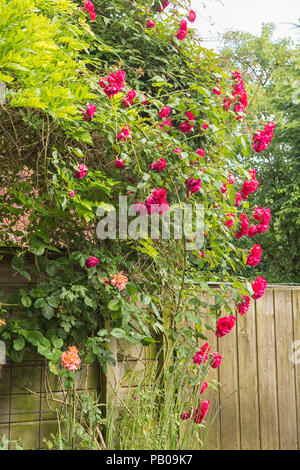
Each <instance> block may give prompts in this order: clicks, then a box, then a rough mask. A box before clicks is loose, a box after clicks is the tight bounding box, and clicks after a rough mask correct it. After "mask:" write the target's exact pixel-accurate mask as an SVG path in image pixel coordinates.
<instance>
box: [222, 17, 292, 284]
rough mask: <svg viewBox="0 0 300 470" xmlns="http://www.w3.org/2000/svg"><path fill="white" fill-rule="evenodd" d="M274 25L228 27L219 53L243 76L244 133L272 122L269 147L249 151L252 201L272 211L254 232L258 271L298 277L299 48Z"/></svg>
mask: <svg viewBox="0 0 300 470" xmlns="http://www.w3.org/2000/svg"><path fill="white" fill-rule="evenodd" d="M274 31H275V26H274V25H272V24H264V25H263V26H262V32H261V34H260V35H259V36H254V35H251V34H250V33H244V32H240V31H231V32H228V33H226V34H225V35H224V38H223V39H224V45H223V48H222V50H221V53H220V55H221V57H222V59H223V60H224V61H225V62H226V64H227V66H228V65H229V64H231V65H234V66H236V67H238V68H239V69H240V70H241V72H242V74H243V77H244V78H245V82H246V87H247V91H248V94H249V106H248V108H247V114H248V119H247V122H248V123H249V139H250V140H251V139H252V134H253V129H254V126H255V128H259V127H260V126H263V123H264V122H265V121H274V123H275V124H276V129H275V138H274V139H273V141H272V144H271V145H270V146H269V148H268V149H267V150H265V151H263V152H262V153H261V154H257V153H254V152H253V151H252V152H251V156H250V160H251V161H252V164H253V166H254V167H255V168H256V169H257V171H258V180H259V181H260V183H261V186H260V190H259V191H258V192H257V193H256V195H255V202H256V204H257V205H260V204H266V205H268V207H270V208H271V209H272V215H273V217H272V222H271V226H270V231H269V232H268V233H267V234H266V236H265V237H264V240H260V238H259V236H258V237H256V238H255V240H257V241H259V242H261V245H262V247H263V252H264V253H265V254H266V258H265V259H264V261H263V262H262V263H261V265H260V268H259V271H258V272H260V273H262V274H264V275H266V276H268V277H269V279H270V280H271V281H273V282H279V283H285V282H299V281H300V264H299V263H300V252H299V250H300V248H299V238H300V232H299V229H300V209H299V207H300V204H299V202H300V199H299V198H300V192H299V183H300V179H299V100H298V93H299V85H300V82H299V49H298V48H296V47H295V46H294V45H293V43H292V42H291V40H290V39H288V38H286V39H277V40H275V39H274V38H273V34H274ZM263 201H264V202H263ZM258 238H259V240H258Z"/></svg>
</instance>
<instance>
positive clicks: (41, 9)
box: [0, 0, 275, 424]
mask: <svg viewBox="0 0 300 470" xmlns="http://www.w3.org/2000/svg"><path fill="white" fill-rule="evenodd" d="M25 3H26V2H24V5H23V4H20V2H16V1H15V0H13V1H11V2H10V5H9V8H5V9H4V10H3V12H2V16H1V25H2V26H3V28H2V29H3V31H2V32H1V34H3V41H4V43H5V42H6V41H7V42H8V43H10V44H15V47H16V50H15V51H14V54H15V57H14V60H15V62H14V63H15V64H16V65H15V66H14V67H13V66H11V65H10V66H9V65H8V66H7V69H5V74H4V72H3V74H4V75H5V76H4V78H3V76H2V75H1V77H2V78H1V79H3V80H6V82H5V83H6V85H7V89H8V96H9V100H7V104H6V105H5V107H4V108H3V109H2V110H1V111H0V118H1V124H2V125H3V128H4V130H5V132H4V137H3V142H1V144H0V145H1V155H3V162H4V164H3V165H2V168H3V169H2V172H1V175H0V179H1V183H2V185H1V198H2V199H1V201H2V202H1V210H2V211H3V218H2V220H1V221H0V224H1V227H0V228H1V236H2V240H1V242H2V245H5V246H7V245H12V246H13V248H14V249H15V250H16V252H15V253H16V254H15V256H14V257H13V261H12V268H13V269H14V270H15V271H16V272H18V273H19V274H20V275H22V276H24V278H26V279H27V280H32V279H37V281H36V285H34V287H32V286H30V287H28V289H26V290H24V289H23V290H22V291H20V292H19V294H18V296H17V297H18V298H17V300H14V302H12V304H16V302H19V303H18V305H19V306H20V308H19V312H18V315H17V317H16V316H15V314H14V315H10V313H11V310H12V309H10V310H9V312H8V314H7V317H5V318H3V322H5V323H2V326H1V333H2V332H3V337H4V339H5V341H6V342H7V344H8V346H9V347H8V349H9V354H10V357H12V358H13V359H14V360H18V361H20V360H22V355H23V353H24V350H25V348H30V349H31V350H33V351H39V353H40V354H42V355H43V356H44V357H45V358H46V359H47V360H48V361H49V364H50V367H51V370H52V372H53V373H56V374H57V375H60V374H62V372H65V371H66V370H67V371H69V370H71V371H72V370H77V369H78V367H79V364H80V359H79V356H78V354H77V353H78V350H77V349H76V348H75V347H74V346H70V347H69V345H70V344H76V347H77V348H78V349H79V350H80V356H81V358H82V360H84V362H85V363H86V364H89V363H91V362H93V361H95V360H96V361H99V362H100V364H101V365H103V366H107V364H110V365H114V363H115V362H114V358H113V354H112V352H111V351H110V349H109V344H110V341H111V339H112V338H120V339H122V340H125V341H126V340H127V341H130V342H131V343H132V344H141V345H143V346H145V347H147V346H149V345H153V344H154V345H155V344H156V343H155V341H157V337H158V336H159V335H162V334H164V335H165V336H166V337H167V338H168V340H169V341H170V342H171V343H172V344H173V345H174V347H175V346H176V354H177V357H178V358H180V360H182V361H183V362H185V364H186V365H187V367H188V368H191V369H192V370H193V371H194V373H195V377H194V381H195V384H199V387H200V385H201V383H202V382H201V381H200V380H199V376H200V375H201V374H202V372H203V373H204V371H203V369H202V368H204V367H205V368H207V369H208V370H211V369H216V368H218V367H222V360H223V358H222V355H221V354H220V353H219V352H217V351H214V352H211V350H210V346H209V343H208V342H205V341H208V340H206V339H205V338H206V334H207V331H206V329H208V330H210V331H211V330H212V331H214V332H215V334H216V335H217V336H218V338H219V341H222V338H223V337H224V336H225V335H229V334H230V333H231V332H232V330H233V329H234V327H235V323H236V314H237V313H239V314H240V315H241V316H244V315H246V314H247V313H248V312H249V308H250V305H251V302H252V301H253V300H258V299H260V298H261V297H262V296H263V295H264V292H265V290H266V287H267V280H266V279H265V278H264V277H263V276H260V275H259V274H260V272H257V270H258V269H260V266H261V261H263V253H262V251H261V248H260V245H259V243H258V241H259V237H260V236H262V234H263V233H264V232H265V231H266V230H267V229H268V227H269V225H270V223H271V209H270V208H267V207H253V206H254V205H253V195H254V193H255V192H257V191H260V190H261V186H262V184H260V183H259V181H258V179H257V177H256V170H255V168H250V165H248V164H247V163H246V164H241V158H240V155H241V153H243V154H244V157H245V159H246V158H247V156H249V154H250V152H252V153H253V152H259V153H260V152H262V151H263V150H265V149H266V148H267V147H268V145H269V144H270V142H271V140H272V138H273V133H274V131H275V124H273V123H263V122H262V123H260V124H259V125H257V126H255V128H253V126H252V125H251V123H249V122H247V114H246V111H247V105H248V97H247V90H246V87H245V84H244V81H243V75H242V73H241V72H239V71H234V70H233V71H232V70H231V69H230V68H228V69H224V65H223V64H222V62H221V61H220V60H219V58H218V57H215V56H212V55H211V53H210V52H209V51H207V50H206V49H205V48H204V47H202V44H201V43H199V42H198V40H197V37H196V35H195V32H194V30H193V26H192V24H193V23H194V22H195V20H196V14H195V12H193V11H191V9H190V7H189V6H188V8H187V9H185V8H184V7H182V9H181V10H180V14H179V13H178V10H177V9H176V8H175V6H174V4H173V2H169V1H161V2H152V1H150V0H145V1H143V2H140V1H138V2H136V3H134V4H132V6H131V8H130V9H129V8H128V3H127V2H117V1H112V2H108V3H107V4H106V3H105V2H104V3H102V4H101V9H100V8H99V9H98V8H96V6H97V3H96V2H95V5H94V4H93V3H92V2H90V1H85V2H78V3H74V2H71V1H68V0H66V1H65V2H54V3H55V8H54V6H53V4H52V2H50V3H49V4H48V5H47V7H46V6H45V4H44V3H43V2H41V1H38V0H36V1H35V0H34V1H33V4H34V6H35V7H36V8H35V9H34V10H32V9H31V8H26V4H25ZM33 25H34V27H33ZM103 25H105V27H104V26H103ZM12 26H13V27H12ZM25 27H26V28H27V32H28V35H26V38H24V39H22V37H24V34H23V28H25ZM16 33H18V34H19V38H20V43H17V42H15V36H16V37H17V35H16ZM40 37H43V44H44V46H43V48H41V47H40ZM137 37H138V40H137ZM17 44H18V51H19V50H20V51H21V50H22V57H21V58H20V56H19V53H18V52H17ZM28 44H29V45H30V47H29V45H28ZM30 51H32V52H30ZM0 59H2V60H4V52H2V56H1V51H0ZM33 61H34V70H35V73H34V74H33V68H32V67H33V65H32V64H33ZM33 90H35V91H33ZM36 90H39V93H36ZM49 90H50V91H49ZM11 123H13V124H14V126H12V124H11ZM260 129H263V130H260ZM16 134H17V138H16V140H15V141H14V142H11V139H10V138H8V136H15V135H16ZM119 196H123V197H126V198H127V199H126V200H127V203H128V206H132V207H133V208H134V209H135V210H136V212H139V215H141V216H142V218H143V220H149V219H150V218H151V216H158V218H159V220H160V222H161V221H162V219H163V216H164V215H166V216H168V215H170V218H171V215H172V211H171V209H172V207H173V206H176V207H182V206H183V205H184V204H186V203H188V204H191V206H192V207H193V208H194V209H195V208H196V207H197V206H198V205H201V206H203V211H204V216H203V227H202V229H203V234H204V237H203V238H204V244H203V246H197V244H196V243H195V244H194V242H195V239H196V238H197V237H196V235H198V234H196V235H195V233H194V231H193V230H192V228H193V227H191V230H190V231H189V233H184V234H183V237H182V239H180V240H177V239H173V238H171V239H166V238H164V237H163V236H162V231H161V230H160V231H159V234H158V236H157V238H153V239H152V238H151V235H150V234H149V233H148V234H145V236H144V237H141V238H140V239H138V240H137V239H135V238H134V237H130V236H129V235H128V233H126V236H124V237H121V236H119V235H120V234H119V233H116V234H115V237H112V238H111V239H110V238H107V239H104V240H103V239H101V240H100V239H99V238H98V236H97V231H96V227H97V223H98V220H99V218H100V215H99V213H101V210H103V211H104V212H105V213H107V221H108V225H109V221H111V220H113V219H114V215H113V213H114V212H113V210H112V209H115V211H116V215H119V213H120V212H121V211H122V208H121V207H120V203H119ZM126 216H127V214H126ZM129 217H130V216H128V220H129V221H131V219H130V218H129ZM116 219H117V217H116ZM20 223H21V225H20ZM192 225H193V224H192ZM171 228H172V229H173V228H174V221H172V220H171ZM118 229H119V225H118V221H116V232H117V231H118ZM202 229H201V230H202ZM140 231H141V232H143V230H142V229H140ZM190 232H191V233H190ZM243 237H250V238H252V237H257V238H254V240H255V242H253V248H252V250H251V252H249V251H247V250H245V249H244V248H243V242H244V239H243ZM257 240H258V241H257ZM33 257H34V260H35V264H34V266H35V267H34V268H31V269H32V271H30V269H27V265H28V262H29V260H30V259H32V258H33ZM245 265H246V266H247V273H248V278H247V279H246V278H245V277H242V276H239V275H238V272H239V271H238V268H239V267H241V268H243V269H245ZM254 268H255V274H253V272H254V271H253V269H254ZM124 273H126V275H125V274H124ZM33 274H34V277H33ZM212 281H213V282H214V283H217V284H219V285H220V287H221V288H220V289H218V288H216V287H213V286H212V283H211V282H212ZM34 282H35V281H34ZM199 290H201V291H204V292H206V293H207V294H210V296H213V297H214V298H215V303H214V304H212V303H211V302H207V303H206V305H205V306H204V305H203V302H202V301H201V300H200V298H201V295H202V294H200V293H199ZM141 305H142V306H143V308H141ZM204 308H205V309H206V312H205V314H204V313H203V309H204ZM14 310H15V309H14ZM224 310H225V313H224ZM166 312H170V322H169V321H168V322H166ZM2 316H4V315H2V313H1V319H2ZM191 319H192V320H191ZM179 325H180V327H179ZM36 333H38V334H36ZM37 338H38V339H37ZM199 338H201V339H203V341H204V344H203V346H202V347H201V348H200V350H198V349H199V346H198V341H199ZM18 340H19V341H18ZM14 344H18V345H23V344H24V347H23V348H19V349H18V347H17V349H16V348H15V347H14ZM68 347H69V349H68V350H66V349H67V348H68ZM71 348H75V349H76V351H75V349H71ZM64 350H65V351H64ZM62 351H64V352H63V353H62ZM62 369H63V370H62ZM206 383H207V382H206ZM189 385H190V386H193V384H189ZM206 388H207V387H204V388H203V385H201V389H200V390H201V394H203V397H204V398H205V392H206ZM208 408H209V403H208V401H207V400H204V401H203V402H201V403H199V406H197V407H196V410H197V411H196V410H195V411H194V405H193V406H192V405H191V406H190V408H189V409H187V410H188V411H186V413H187V414H189V418H192V419H193V420H196V421H195V424H197V423H198V422H200V423H201V422H202V420H204V418H205V415H206V413H207V412H208ZM183 413H185V411H183ZM187 414H186V415H185V416H187ZM184 419H186V418H184Z"/></svg>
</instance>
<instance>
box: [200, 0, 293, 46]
mask: <svg viewBox="0 0 300 470" xmlns="http://www.w3.org/2000/svg"><path fill="white" fill-rule="evenodd" d="M205 3H207V6H206V8H203V3H202V1H201V0H192V6H193V10H195V11H196V12H197V20H196V22H195V25H194V26H195V27H196V28H197V29H198V30H199V31H200V33H202V34H203V37H204V38H206V40H205V43H204V44H205V47H209V48H217V46H218V44H219V43H218V41H215V38H217V37H218V35H219V34H220V33H224V32H225V31H228V30H229V29H237V30H241V31H247V32H250V33H252V34H259V32H260V30H261V24H262V23H275V24H276V26H277V31H276V36H277V37H288V36H290V37H291V38H292V39H294V41H295V42H297V40H298V41H300V29H299V28H298V30H297V28H294V27H293V26H292V25H291V24H290V23H297V22H298V19H299V18H300V0H222V1H218V0H207V1H206V2H205ZM208 38H213V39H212V40H209V41H208V40H207V39H208Z"/></svg>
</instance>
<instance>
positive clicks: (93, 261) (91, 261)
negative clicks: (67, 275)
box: [85, 256, 100, 268]
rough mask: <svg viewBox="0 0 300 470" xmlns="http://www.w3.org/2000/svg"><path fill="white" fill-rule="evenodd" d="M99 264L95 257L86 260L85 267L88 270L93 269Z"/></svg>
mask: <svg viewBox="0 0 300 470" xmlns="http://www.w3.org/2000/svg"><path fill="white" fill-rule="evenodd" d="M98 263H100V261H99V260H98V258H95V256H90V257H89V259H87V260H86V262H85V265H86V267H87V268H92V267H94V266H97V264H98Z"/></svg>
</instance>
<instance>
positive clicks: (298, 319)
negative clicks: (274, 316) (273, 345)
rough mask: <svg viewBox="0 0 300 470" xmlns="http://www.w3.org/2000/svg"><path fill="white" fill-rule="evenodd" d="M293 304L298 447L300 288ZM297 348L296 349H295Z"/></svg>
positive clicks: (299, 446) (294, 294)
mask: <svg viewBox="0 0 300 470" xmlns="http://www.w3.org/2000/svg"><path fill="white" fill-rule="evenodd" d="M292 306H293V331H294V338H293V339H294V343H293V348H292V351H291V355H292V354H293V353H294V354H295V358H294V359H293V361H294V368H295V397H296V409H295V415H296V420H297V438H298V449H299V448H300V289H299V290H293V291H292ZM295 348H296V350H295Z"/></svg>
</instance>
